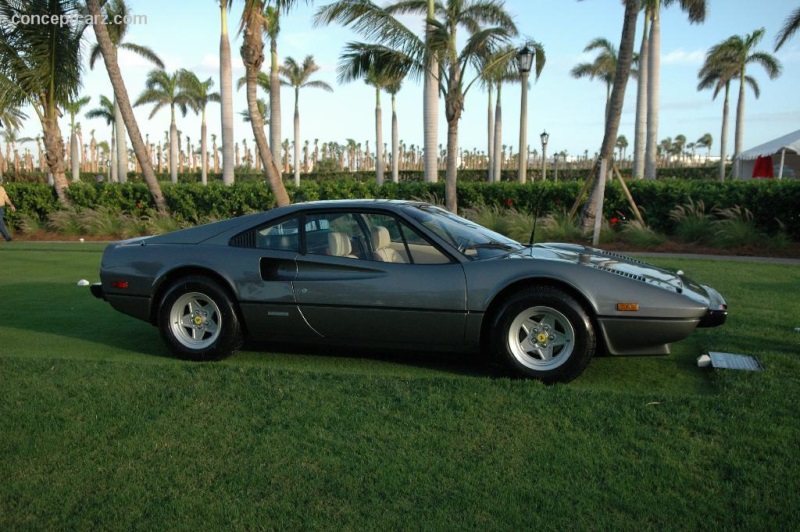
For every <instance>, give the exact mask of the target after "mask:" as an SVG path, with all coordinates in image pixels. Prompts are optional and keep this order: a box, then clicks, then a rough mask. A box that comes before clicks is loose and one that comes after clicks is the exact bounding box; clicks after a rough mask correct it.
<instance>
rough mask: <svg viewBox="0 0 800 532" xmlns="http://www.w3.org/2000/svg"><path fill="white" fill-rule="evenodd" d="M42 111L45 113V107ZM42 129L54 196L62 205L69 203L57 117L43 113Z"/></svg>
mask: <svg viewBox="0 0 800 532" xmlns="http://www.w3.org/2000/svg"><path fill="white" fill-rule="evenodd" d="M44 111H45V113H47V109H45V110H44ZM42 130H43V133H44V153H45V158H46V159H47V171H48V172H49V173H50V174H51V175H52V176H53V185H54V186H55V189H56V196H58V200H59V201H60V202H61V204H62V205H70V201H69V197H68V196H67V186H68V183H67V175H66V172H65V169H64V139H63V137H62V136H61V129H60V128H59V127H58V118H57V117H56V116H55V115H54V116H52V117H51V116H47V115H46V114H45V115H43V117H42Z"/></svg>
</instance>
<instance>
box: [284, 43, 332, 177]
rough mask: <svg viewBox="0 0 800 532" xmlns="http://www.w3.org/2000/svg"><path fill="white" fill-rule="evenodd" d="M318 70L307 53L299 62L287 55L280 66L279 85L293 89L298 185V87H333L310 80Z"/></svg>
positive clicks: (327, 88) (329, 88) (295, 157)
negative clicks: (301, 61) (280, 77)
mask: <svg viewBox="0 0 800 532" xmlns="http://www.w3.org/2000/svg"><path fill="white" fill-rule="evenodd" d="M318 70H319V65H317V64H316V63H315V62H314V57H313V56H311V55H307V56H306V58H305V59H304V60H303V63H302V64H300V63H298V62H297V61H295V59H294V58H293V57H287V58H286V60H285V61H284V62H283V66H281V72H280V73H281V76H282V79H281V85H286V86H287V87H292V88H293V89H294V184H295V186H300V164H299V162H300V89H305V88H311V89H322V90H325V91H328V92H333V88H331V86H330V85H328V84H327V83H326V82H324V81H319V80H311V79H310V78H311V76H313V75H314V74H315V73H316V72H317V71H318Z"/></svg>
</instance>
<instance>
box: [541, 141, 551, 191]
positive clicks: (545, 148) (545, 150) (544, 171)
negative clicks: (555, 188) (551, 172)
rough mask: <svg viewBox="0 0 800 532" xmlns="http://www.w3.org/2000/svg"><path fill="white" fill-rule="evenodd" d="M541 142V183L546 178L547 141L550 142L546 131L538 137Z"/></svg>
mask: <svg viewBox="0 0 800 532" xmlns="http://www.w3.org/2000/svg"><path fill="white" fill-rule="evenodd" d="M539 138H540V139H541V140H542V181H544V180H545V178H546V177H547V141H548V140H550V135H549V134H548V133H547V131H542V134H541V135H539Z"/></svg>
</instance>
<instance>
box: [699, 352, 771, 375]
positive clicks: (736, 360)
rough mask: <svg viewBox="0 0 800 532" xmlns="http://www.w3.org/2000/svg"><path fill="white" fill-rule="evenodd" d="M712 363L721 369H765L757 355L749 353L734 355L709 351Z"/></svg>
mask: <svg viewBox="0 0 800 532" xmlns="http://www.w3.org/2000/svg"><path fill="white" fill-rule="evenodd" d="M708 355H709V356H710V357H711V365H712V366H714V367H715V368H719V369H741V370H746V371H763V369H764V366H762V365H761V362H759V361H758V359H756V358H755V357H751V356H747V355H734V354H733V353H719V352H716V351H709V352H708Z"/></svg>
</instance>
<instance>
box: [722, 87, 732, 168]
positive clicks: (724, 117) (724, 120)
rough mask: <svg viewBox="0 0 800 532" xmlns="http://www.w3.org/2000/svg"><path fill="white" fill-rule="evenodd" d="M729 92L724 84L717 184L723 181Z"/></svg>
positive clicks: (726, 147) (729, 88)
mask: <svg viewBox="0 0 800 532" xmlns="http://www.w3.org/2000/svg"><path fill="white" fill-rule="evenodd" d="M730 92H731V84H730V82H728V83H726V84H725V100H724V101H723V103H722V132H721V133H720V136H719V182H720V183H723V182H724V181H725V151H726V150H727V149H728V119H729V115H730V112H729V110H728V108H729V99H730Z"/></svg>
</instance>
